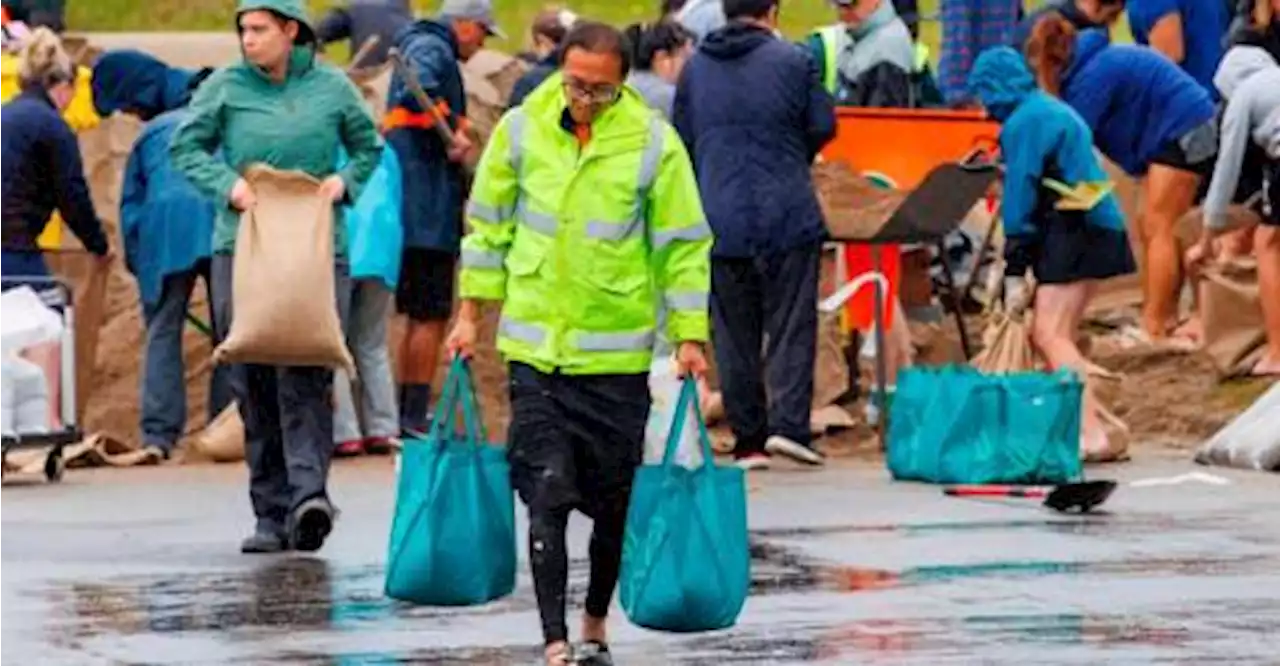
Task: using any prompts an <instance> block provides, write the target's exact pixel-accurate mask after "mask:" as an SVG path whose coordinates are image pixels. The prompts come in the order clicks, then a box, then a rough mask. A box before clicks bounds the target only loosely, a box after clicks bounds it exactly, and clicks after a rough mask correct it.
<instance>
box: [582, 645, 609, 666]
mask: <svg viewBox="0 0 1280 666" xmlns="http://www.w3.org/2000/svg"><path fill="white" fill-rule="evenodd" d="M573 663H575V664H579V665H580V666H613V655H611V654H609V646H608V645H605V644H604V643H601V642H600V641H587V642H585V643H583V644H581V645H579V646H578V647H577V649H575V650H574V651H573Z"/></svg>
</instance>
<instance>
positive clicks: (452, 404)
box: [428, 357, 488, 446]
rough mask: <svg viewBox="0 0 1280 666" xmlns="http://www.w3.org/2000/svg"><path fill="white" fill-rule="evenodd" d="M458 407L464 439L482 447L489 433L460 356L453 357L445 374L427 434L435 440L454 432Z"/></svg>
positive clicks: (468, 367) (466, 367)
mask: <svg viewBox="0 0 1280 666" xmlns="http://www.w3.org/2000/svg"><path fill="white" fill-rule="evenodd" d="M459 407H461V411H462V425H463V428H465V429H466V435H467V442H468V443H469V444H471V445H473V446H481V445H483V444H484V443H485V441H487V440H486V437H487V436H488V435H487V433H486V432H485V429H484V423H483V422H482V421H481V419H480V415H479V413H480V403H479V401H478V400H477V398H476V390H475V383H474V381H473V380H472V375H471V369H470V366H469V365H468V364H467V361H466V360H465V359H463V358H462V357H455V358H454V359H453V361H452V362H451V363H450V364H449V373H448V374H447V375H446V376H445V380H444V391H443V393H442V394H441V395H440V402H439V403H438V404H437V405H436V414H435V418H434V419H432V421H431V429H430V430H429V431H428V437H435V438H437V439H439V438H441V437H443V436H445V435H447V434H448V433H452V432H453V431H454V425H455V423H454V419H455V418H456V415H457V413H458V411H459Z"/></svg>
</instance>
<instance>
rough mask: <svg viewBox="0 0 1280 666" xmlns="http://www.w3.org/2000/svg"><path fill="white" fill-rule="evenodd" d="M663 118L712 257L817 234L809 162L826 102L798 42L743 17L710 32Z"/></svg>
mask: <svg viewBox="0 0 1280 666" xmlns="http://www.w3.org/2000/svg"><path fill="white" fill-rule="evenodd" d="M672 120H673V122H674V124H675V126H676V129H677V130H678V131H679V132H680V136H681V138H682V139H683V140H684V142H685V145H686V146H687V147H688V149H689V154H690V156H692V158H693V164H694V168H695V170H696V171H697V175H698V188H699V190H700V191H701V194H702V202H703V207H704V208H705V209H706V213H707V221H708V222H709V223H710V224H711V228H712V230H713V231H714V232H715V236H716V240H715V246H714V247H713V248H712V256H715V257H740V258H741V257H755V256H762V255H771V254H780V253H784V252H788V251H790V250H793V249H796V248H799V247H803V246H805V245H807V244H816V243H818V242H820V241H821V240H822V239H823V237H824V236H825V235H826V230H825V226H824V224H823V220H822V211H821V209H820V208H819V207H818V198H817V196H816V195H815V194H814V191H813V181H812V178H811V177H810V175H809V168H810V166H811V165H812V163H813V158H814V157H815V156H816V155H817V154H818V151H820V150H822V147H823V146H825V145H826V144H827V142H828V141H830V140H831V138H832V137H834V136H835V133H836V116H835V106H834V103H833V101H832V99H831V95H830V94H829V93H827V91H826V90H824V89H823V87H822V80H821V77H820V75H819V72H818V67H817V65H816V64H815V63H814V62H813V60H812V58H810V57H809V54H808V53H807V52H806V51H805V50H804V49H803V48H802V47H800V46H797V45H795V44H792V43H790V42H786V41H783V40H781V39H779V38H777V37H775V36H774V35H773V33H771V32H769V31H768V30H766V29H764V28H761V27H757V26H752V25H748V24H745V23H739V22H731V23H730V24H729V25H727V26H725V27H724V28H721V29H720V30H717V31H715V32H712V33H711V34H710V35H708V36H707V37H706V39H704V40H703V41H702V43H701V44H700V45H699V47H698V52H697V53H695V54H694V56H693V57H692V58H691V59H690V60H689V62H688V63H687V64H686V65H685V67H684V71H683V72H681V75H680V82H679V85H678V86H677V89H676V100H675V110H674V114H673V117H672Z"/></svg>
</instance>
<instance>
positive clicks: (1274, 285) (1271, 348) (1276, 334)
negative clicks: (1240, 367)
mask: <svg viewBox="0 0 1280 666" xmlns="http://www.w3.org/2000/svg"><path fill="white" fill-rule="evenodd" d="M1253 237H1254V240H1253V249H1254V252H1255V253H1256V254H1257V257H1258V293H1259V295H1260V300H1261V301H1262V321H1263V326H1264V327H1265V328H1266V330H1267V351H1266V354H1265V355H1263V357H1262V360H1260V361H1258V364H1257V365H1255V366H1253V372H1254V374H1258V375H1275V374H1280V227H1272V226H1265V225H1259V226H1258V229H1257V231H1255V232H1254V235H1253Z"/></svg>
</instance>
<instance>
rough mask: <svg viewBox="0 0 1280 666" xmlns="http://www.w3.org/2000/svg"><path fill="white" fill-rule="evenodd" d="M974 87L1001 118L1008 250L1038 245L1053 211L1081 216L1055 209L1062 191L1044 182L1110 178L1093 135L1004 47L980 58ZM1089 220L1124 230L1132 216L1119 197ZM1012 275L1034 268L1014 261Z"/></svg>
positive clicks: (1107, 200) (1086, 216)
mask: <svg viewBox="0 0 1280 666" xmlns="http://www.w3.org/2000/svg"><path fill="white" fill-rule="evenodd" d="M968 83H969V91H970V93H971V94H972V95H974V96H975V97H977V98H978V99H979V100H980V101H981V102H982V105H983V106H984V107H985V108H986V109H987V113H989V114H991V116H992V117H993V118H995V119H996V120H999V121H1000V122H1001V127H1000V153H1001V155H1002V156H1003V158H1004V162H1005V172H1004V194H1003V198H1002V207H1003V219H1004V232H1005V237H1006V255H1009V254H1012V253H1016V252H1017V247H1018V246H1025V245H1026V244H1028V243H1034V238H1035V236H1036V234H1037V231H1038V230H1039V229H1040V228H1041V226H1040V225H1041V223H1042V222H1043V221H1045V219H1046V218H1047V217H1048V216H1053V215H1081V213H1075V212H1064V211H1058V210H1055V209H1054V207H1053V204H1054V203H1055V202H1056V201H1057V198H1058V197H1057V195H1056V194H1054V193H1053V192H1052V191H1051V190H1049V189H1047V188H1045V187H1044V186H1043V185H1042V184H1041V181H1042V180H1043V179H1044V178H1046V177H1047V178H1053V179H1055V180H1058V181H1061V182H1064V183H1066V184H1068V185H1077V184H1079V183H1083V182H1099V181H1105V180H1107V175H1106V172H1105V171H1103V169H1102V166H1101V165H1100V164H1098V158H1097V157H1096V156H1095V155H1094V152H1093V136H1092V134H1091V133H1090V131H1089V128H1088V126H1086V125H1085V123H1084V121H1083V120H1082V119H1081V118H1080V116H1079V115H1077V114H1076V112H1075V111H1072V110H1071V108H1070V107H1068V106H1067V105H1066V104H1063V103H1062V102H1061V101H1060V100H1058V99H1055V98H1054V97H1052V96H1050V95H1049V94H1047V93H1045V92H1043V91H1041V90H1039V89H1038V88H1037V87H1036V81H1035V78H1034V77H1032V75H1031V71H1030V70H1028V69H1027V64H1026V61H1025V60H1024V59H1023V57H1022V55H1021V54H1020V53H1018V52H1017V51H1015V50H1013V49H1012V48H1009V47H1007V46H1001V47H998V48H994V49H989V50H987V51H984V52H983V53H982V55H980V56H978V60H977V61H976V62H975V63H974V65H973V70H972V71H971V72H970V73H969V82H968ZM1083 218H1084V221H1085V223H1087V224H1093V225H1096V226H1099V227H1102V228H1105V229H1110V230H1113V231H1124V228H1125V226H1124V217H1123V216H1122V215H1121V213H1120V206H1119V205H1118V204H1117V203H1116V197H1115V195H1114V194H1108V195H1107V196H1106V197H1104V198H1103V199H1102V200H1101V201H1100V202H1099V203H1098V205H1097V206H1095V207H1094V208H1093V209H1092V210H1090V211H1088V212H1085V213H1083ZM1013 264H1014V262H1013V261H1012V260H1011V261H1010V267H1009V268H1010V269H1011V270H1012V274H1021V273H1022V272H1025V271H1026V266H1025V265H1023V266H1021V268H1020V270H1019V267H1018V266H1015V265H1013Z"/></svg>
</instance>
